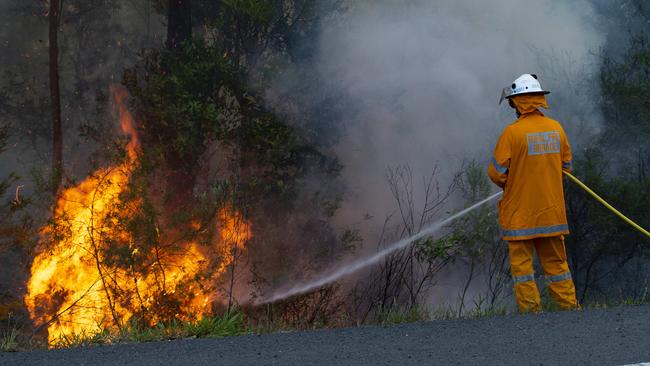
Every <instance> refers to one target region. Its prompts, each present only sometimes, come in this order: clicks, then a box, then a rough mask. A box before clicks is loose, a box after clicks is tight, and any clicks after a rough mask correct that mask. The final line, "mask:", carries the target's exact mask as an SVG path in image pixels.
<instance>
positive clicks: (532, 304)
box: [508, 236, 578, 312]
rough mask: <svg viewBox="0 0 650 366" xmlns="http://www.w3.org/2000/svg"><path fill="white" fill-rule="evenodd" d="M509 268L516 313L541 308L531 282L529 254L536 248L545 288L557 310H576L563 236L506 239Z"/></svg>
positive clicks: (531, 267)
mask: <svg viewBox="0 0 650 366" xmlns="http://www.w3.org/2000/svg"><path fill="white" fill-rule="evenodd" d="M508 250H509V254H510V270H511V272H512V278H513V281H514V284H515V297H516V298H517V305H518V307H519V311H520V312H538V311H541V310H542V304H541V300H540V297H539V291H538V290H537V285H536V284H535V275H534V270H533V253H534V251H535V250H537V255H538V256H539V261H540V263H541V265H542V268H543V269H544V274H545V275H546V281H547V282H548V290H549V293H550V295H551V297H552V298H553V300H554V301H555V303H556V304H557V306H558V307H559V308H560V309H564V310H569V309H577V308H578V301H577V300H576V289H575V286H574V285H573V280H572V279H571V272H569V264H568V263H567V259H566V249H565V247H564V237H562V236H553V237H548V238H535V239H530V240H521V241H510V242H508Z"/></svg>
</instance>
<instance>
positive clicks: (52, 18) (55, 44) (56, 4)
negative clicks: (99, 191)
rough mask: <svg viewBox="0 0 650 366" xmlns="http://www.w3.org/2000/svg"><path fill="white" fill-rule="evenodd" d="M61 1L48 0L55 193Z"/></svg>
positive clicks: (59, 171)
mask: <svg viewBox="0 0 650 366" xmlns="http://www.w3.org/2000/svg"><path fill="white" fill-rule="evenodd" d="M60 10H61V1H60V0H50V10H49V22H50V35H49V36H50V100H51V103H52V190H53V192H54V194H55V195H56V194H57V192H58V191H59V187H60V186H61V177H62V176H63V132H62V129H61V95H60V91H59V37H58V32H59V19H60Z"/></svg>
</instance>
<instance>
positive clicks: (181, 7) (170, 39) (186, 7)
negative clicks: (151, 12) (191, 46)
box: [166, 0, 192, 49]
mask: <svg viewBox="0 0 650 366" xmlns="http://www.w3.org/2000/svg"><path fill="white" fill-rule="evenodd" d="M191 10H192V8H191V1H190V0H169V9H168V13H167V42H166V44H167V48H169V49H177V48H178V47H179V45H181V44H183V42H185V41H187V40H189V39H190V38H192V11H191Z"/></svg>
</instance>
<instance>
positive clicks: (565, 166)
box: [562, 160, 573, 169]
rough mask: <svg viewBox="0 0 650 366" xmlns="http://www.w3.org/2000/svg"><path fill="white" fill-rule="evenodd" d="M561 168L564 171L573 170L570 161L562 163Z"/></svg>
mask: <svg viewBox="0 0 650 366" xmlns="http://www.w3.org/2000/svg"><path fill="white" fill-rule="evenodd" d="M562 168H564V169H573V162H572V161H571V160H569V161H567V162H562Z"/></svg>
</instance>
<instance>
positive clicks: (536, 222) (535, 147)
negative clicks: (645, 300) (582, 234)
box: [488, 94, 571, 241]
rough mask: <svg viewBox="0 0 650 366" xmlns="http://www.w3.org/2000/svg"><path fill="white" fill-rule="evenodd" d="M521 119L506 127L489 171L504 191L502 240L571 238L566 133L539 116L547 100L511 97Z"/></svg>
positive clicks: (558, 125)
mask: <svg viewBox="0 0 650 366" xmlns="http://www.w3.org/2000/svg"><path fill="white" fill-rule="evenodd" d="M512 101H513V103H514V104H515V107H516V108H517V111H518V112H519V113H520V117H519V119H517V121H515V122H513V123H512V124H510V125H509V126H507V127H506V128H505V129H504V131H503V133H502V134H501V137H499V141H498V142H497V145H496V148H495V149H494V154H493V157H492V161H491V163H490V165H489V167H488V175H489V176H490V179H491V180H492V181H493V182H494V183H495V184H496V185H498V186H499V187H501V188H503V198H502V199H501V201H499V224H500V225H501V235H502V237H503V239H504V240H508V241H515V240H528V239H532V238H539V237H549V236H557V235H565V234H568V233H569V228H568V225H567V219H566V211H565V207H564V191H563V187H562V170H563V169H564V170H567V171H570V170H571V147H570V146H569V141H568V140H567V137H566V134H565V133H564V129H563V128H562V126H561V125H560V123H558V122H557V121H554V120H552V119H550V118H548V117H546V116H544V114H543V113H542V112H540V111H539V110H538V109H537V108H538V107H546V108H548V107H547V104H546V99H545V98H544V96H543V95H535V94H524V95H520V96H515V97H512Z"/></svg>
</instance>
